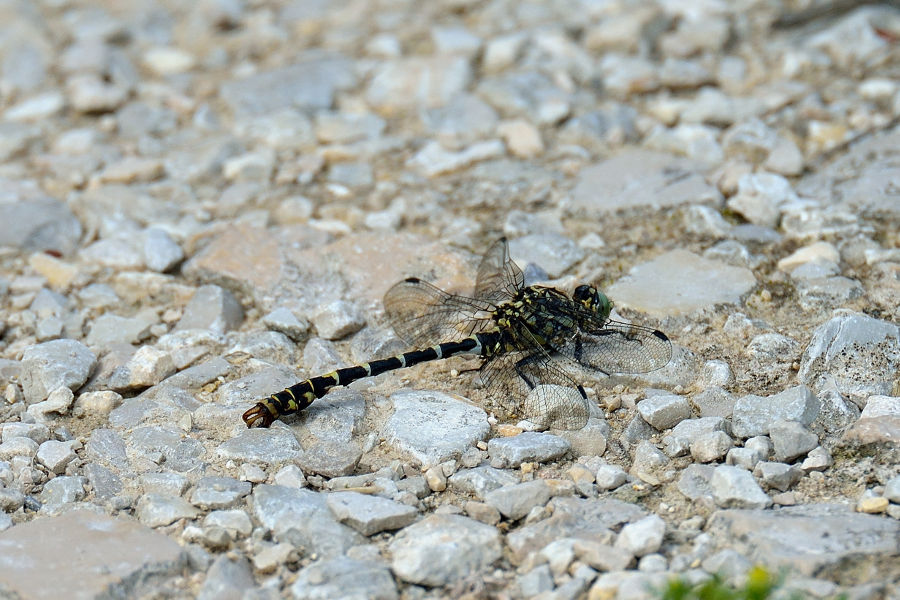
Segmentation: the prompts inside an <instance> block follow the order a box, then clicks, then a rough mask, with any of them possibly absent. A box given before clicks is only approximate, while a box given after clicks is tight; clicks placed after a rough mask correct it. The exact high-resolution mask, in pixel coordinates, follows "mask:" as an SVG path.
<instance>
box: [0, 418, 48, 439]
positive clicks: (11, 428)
mask: <svg viewBox="0 0 900 600" xmlns="http://www.w3.org/2000/svg"><path fill="white" fill-rule="evenodd" d="M17 437H27V438H31V439H32V440H34V441H35V442H37V443H38V444H43V443H44V442H46V441H47V440H49V439H50V428H49V427H47V426H46V425H43V424H41V423H21V422H19V423H4V424H3V426H2V427H0V440H2V441H4V442H5V441H7V440H11V439H12V438H17Z"/></svg>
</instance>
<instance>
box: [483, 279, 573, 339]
mask: <svg viewBox="0 0 900 600" xmlns="http://www.w3.org/2000/svg"><path fill="white" fill-rule="evenodd" d="M560 303H569V304H571V303H572V300H571V299H570V298H569V297H568V296H566V295H565V294H564V293H563V292H560V291H559V290H556V289H554V288H549V287H544V286H538V285H532V286H528V287H525V288H522V289H521V290H520V291H519V292H518V293H517V294H516V295H515V296H514V297H513V298H512V299H511V300H509V301H508V302H504V303H503V304H501V305H500V306H498V307H497V309H496V310H495V311H494V321H495V322H496V323H497V329H498V330H499V331H500V332H501V333H502V334H504V339H505V340H506V345H507V346H508V347H511V348H520V347H522V346H523V345H524V344H528V343H534V342H537V343H538V344H540V345H541V346H547V345H550V344H553V343H554V342H557V341H559V340H561V339H564V338H567V337H569V336H570V335H571V332H572V330H573V327H575V321H574V320H573V319H572V316H571V313H570V312H566V311H560V310H558V307H559V305H560Z"/></svg>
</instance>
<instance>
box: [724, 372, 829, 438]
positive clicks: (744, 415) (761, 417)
mask: <svg viewBox="0 0 900 600" xmlns="http://www.w3.org/2000/svg"><path fill="white" fill-rule="evenodd" d="M819 408H820V402H819V399H818V398H816V396H815V395H814V394H813V393H812V391H811V390H810V389H809V388H808V387H806V386H805V385H799V386H796V387H793V388H790V389H788V390H785V391H783V392H781V393H779V394H775V395H774V396H768V397H762V396H754V395H752V394H751V395H748V396H743V397H741V398H738V400H737V401H736V402H735V405H734V414H733V417H732V428H733V430H734V435H735V436H737V437H740V438H748V437H753V436H758V435H766V434H767V433H769V427H771V425H772V424H773V423H774V422H776V421H779V420H792V421H797V422H799V423H802V424H804V425H809V424H810V423H812V422H813V421H814V420H815V418H816V416H817V415H818V414H819Z"/></svg>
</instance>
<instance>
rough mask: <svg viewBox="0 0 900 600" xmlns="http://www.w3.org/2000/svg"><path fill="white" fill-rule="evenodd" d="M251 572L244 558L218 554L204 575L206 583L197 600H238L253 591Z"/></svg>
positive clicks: (253, 584) (248, 562)
mask: <svg viewBox="0 0 900 600" xmlns="http://www.w3.org/2000/svg"><path fill="white" fill-rule="evenodd" d="M255 585H256V584H255V581H254V580H253V570H252V569H251V567H250V561H248V560H247V559H246V558H243V557H241V558H237V559H233V558H230V557H229V556H228V555H226V554H220V555H219V556H218V558H216V560H214V561H213V563H212V565H211V566H210V567H209V571H207V573H206V581H204V582H203V586H202V587H201V588H200V592H199V593H198V594H197V599H198V600H239V599H240V598H242V597H243V594H244V592H246V591H247V590H250V589H253V587H254V586H255Z"/></svg>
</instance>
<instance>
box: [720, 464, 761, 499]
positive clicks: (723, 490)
mask: <svg viewBox="0 0 900 600" xmlns="http://www.w3.org/2000/svg"><path fill="white" fill-rule="evenodd" d="M709 487H710V489H711V490H712V494H713V499H714V500H715V502H716V505H717V506H720V507H723V508H765V507H767V506H770V505H771V504H772V499H771V498H769V496H768V495H766V493H765V492H764V491H762V489H761V488H760V487H759V484H757V483H756V480H755V479H753V476H752V475H751V474H750V472H749V471H745V470H744V469H741V468H740V467H732V466H730V465H720V466H718V467H716V470H715V471H713V474H712V477H710V480H709Z"/></svg>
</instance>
